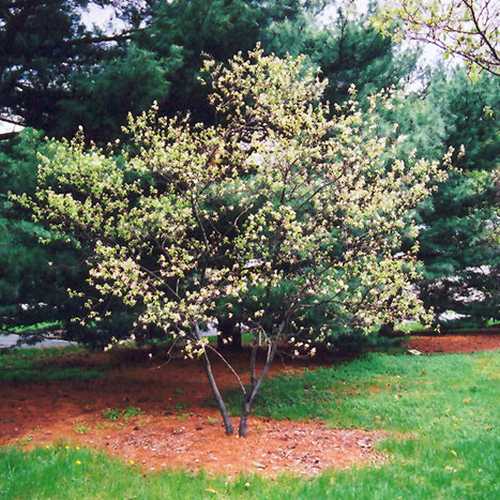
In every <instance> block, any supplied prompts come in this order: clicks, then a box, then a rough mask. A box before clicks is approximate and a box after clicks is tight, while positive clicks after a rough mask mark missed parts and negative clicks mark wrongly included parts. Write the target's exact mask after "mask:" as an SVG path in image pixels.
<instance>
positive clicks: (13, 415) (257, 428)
mask: <svg viewBox="0 0 500 500" xmlns="http://www.w3.org/2000/svg"><path fill="white" fill-rule="evenodd" d="M409 347H410V348H413V349H418V350H420V351H421V352H425V353H428V352H444V351H446V352H471V351H475V350H482V349H497V348H500V335H477V336H460V335H458V336H453V337H452V336H447V337H446V338H444V339H443V338H441V337H429V336H425V337H414V338H413V339H412V340H410V342H409ZM126 356H129V355H126ZM133 356H136V357H132V358H130V357H128V358H127V357H124V358H122V359H113V360H112V362H113V364H114V365H113V368H112V369H111V370H109V371H108V372H107V374H106V376H105V377H104V378H103V379H98V380H92V381H65V382H39V383H6V382H2V383H0V394H1V399H0V445H7V444H17V445H21V446H24V447H26V448H30V447H33V446H40V445H49V444H53V443H57V442H61V441H63V442H67V443H71V445H74V446H86V447H93V448H95V449H98V450H105V451H107V452H108V453H110V454H112V455H114V456H117V457H120V458H122V459H124V460H126V461H127V462H128V463H130V464H134V465H137V466H138V467H140V468H141V469H142V470H144V471H153V470H158V469H163V468H173V469H184V470H189V471H197V470H200V469H204V470H206V471H207V472H209V473H216V474H220V473H223V474H226V475H227V476H229V477H234V476H235V475H237V474H238V473H240V472H258V473H262V474H265V475H268V476H275V475H276V474H278V473H280V472H284V471H286V472H291V473H297V474H302V475H313V474H317V473H319V472H321V471H322V470H324V469H327V468H340V469H342V468H347V467H350V466H353V465H356V464H358V465H362V464H376V463H381V462H382V461H383V460H384V457H383V456H382V455H381V454H380V453H378V452H377V451H375V450H374V447H373V445H374V444H375V443H376V442H377V441H378V440H380V439H382V438H383V437H384V433H382V432H373V431H371V432H368V431H364V430H361V429H359V430H357V429H349V430H346V429H329V428H327V427H326V426H325V425H324V424H323V423H320V422H316V421H309V422H291V421H274V420H270V419H261V418H255V417H253V418H251V421H250V433H249V436H248V437H247V438H245V439H239V438H238V437H236V436H225V435H224V432H223V428H222V425H221V422H220V417H219V414H218V412H217V411H216V410H215V409H214V408H213V407H211V406H210V404H207V402H209V401H210V399H211V394H210V389H209V387H208V384H207V381H206V376H205V373H204V370H203V368H202V366H201V364H199V363H197V362H195V361H184V360H175V361H171V362H169V363H166V364H165V363H160V362H155V359H154V358H153V360H152V361H148V359H147V357H145V355H144V354H135V355H133ZM321 362H323V363H324V362H325V360H317V361H314V362H307V363H305V362H303V361H293V362H292V361H291V360H279V361H277V362H276V363H275V365H274V367H273V369H272V371H271V376H273V375H276V374H278V373H287V372H288V373H290V372H296V371H301V370H302V369H303V368H304V367H306V366H307V367H311V368H313V367H314V366H317V364H318V363H321ZM52 363H54V362H53V361H52ZM58 363H60V364H62V365H64V366H75V365H77V366H82V365H83V366H89V367H95V366H104V365H107V364H109V363H110V358H109V354H105V353H99V354H93V355H90V354H86V355H83V356H82V355H78V356H77V357H75V356H74V355H73V356H66V357H64V358H62V360H60V361H58ZM247 366H248V360H247V355H246V353H243V355H240V356H238V357H237V358H236V361H235V367H236V370H237V372H238V373H239V374H240V376H241V377H242V378H243V380H244V381H245V380H246V376H247V374H246V369H247ZM214 370H215V373H216V377H217V379H218V381H219V384H220V386H221V388H222V389H224V390H226V389H230V388H233V387H235V385H236V382H235V379H234V376H233V375H232V374H231V373H230V372H229V371H228V370H227V369H226V368H225V367H224V366H223V365H222V363H217V362H215V363H214ZM131 407H133V408H140V409H141V414H140V415H138V416H133V417H130V418H119V419H118V420H115V421H112V420H109V419H106V418H104V416H103V412H105V411H106V410H107V409H110V408H117V409H122V410H123V409H126V408H131ZM234 423H235V424H237V419H235V422H234Z"/></svg>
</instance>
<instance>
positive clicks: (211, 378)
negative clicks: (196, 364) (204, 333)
mask: <svg viewBox="0 0 500 500" xmlns="http://www.w3.org/2000/svg"><path fill="white" fill-rule="evenodd" d="M203 361H204V363H203V364H204V366H205V371H206V373H207V377H208V382H209V383H210V387H211V389H212V393H213V395H214V398H215V401H216V403H217V406H218V408H219V411H220V414H221V415H222V420H223V422H224V429H225V431H226V434H227V435H228V436H229V435H231V434H233V432H234V430H233V424H232V423H231V417H230V416H229V412H228V411H227V408H226V405H225V404H224V400H223V399H222V396H221V393H220V391H219V387H218V386H217V382H216V381H215V377H214V374H213V371H212V365H211V364H210V359H209V358H208V354H207V352H206V351H205V352H204V354H203Z"/></svg>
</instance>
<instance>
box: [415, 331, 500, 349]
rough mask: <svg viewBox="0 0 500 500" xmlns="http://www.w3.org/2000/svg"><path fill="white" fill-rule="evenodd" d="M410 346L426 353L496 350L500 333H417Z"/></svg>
mask: <svg viewBox="0 0 500 500" xmlns="http://www.w3.org/2000/svg"><path fill="white" fill-rule="evenodd" d="M408 347H409V348H410V349H416V350H418V351H420V352H423V353H426V354H430V353H466V352H477V351H489V350H496V349H500V333H494V332H492V333H478V334H475V333H468V334H447V335H415V336H412V337H411V339H410V340H409V341H408Z"/></svg>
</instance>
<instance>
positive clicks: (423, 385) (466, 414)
mask: <svg viewBox="0 0 500 500" xmlns="http://www.w3.org/2000/svg"><path fill="white" fill-rule="evenodd" d="M499 381H500V352H499V351H497V352H484V353H478V354H466V355H454V354H447V355H433V356H406V355H388V354H381V353H372V354H368V355H366V356H364V357H362V358H361V359H358V360H356V361H353V362H350V363H345V364H342V365H340V366H339V367H335V368H333V367H332V368H320V369H316V370H310V371H304V373H303V374H298V375H294V376H290V375H288V376H279V377H276V378H274V379H272V380H270V381H268V382H267V384H266V385H265V386H264V388H263V392H262V396H261V398H260V400H259V404H258V406H257V408H256V413H258V414H260V415H265V416H269V417H273V418H292V419H322V420H324V421H326V422H327V423H328V424H329V425H331V426H333V427H343V428H346V427H352V428H365V429H383V430H385V431H387V432H388V434H389V437H388V439H386V440H385V441H383V442H382V443H381V444H380V445H379V449H380V450H382V451H384V452H385V453H386V454H387V456H388V460H387V462H386V463H385V464H384V465H382V466H378V467H364V468H357V469H351V470H349V471H337V472H328V473H324V474H322V475H320V476H318V477H316V478H314V479H296V478H291V477H289V476H288V477H287V476H281V477H279V478H278V479H276V480H274V481H273V480H269V479H264V478H260V477H257V476H251V477H240V478H239V479H237V480H236V481H227V480H226V479H225V478H224V477H218V478H208V477H207V476H205V475H203V474H201V475H195V476H193V475H189V474H183V473H172V472H161V473H154V474H149V475H146V476H144V475H143V474H142V472H141V471H140V470H139V468H138V467H137V466H136V465H135V464H125V463H123V462H120V461H117V460H113V459H110V458H107V457H105V456H104V455H100V454H97V453H94V452H90V451H88V450H85V449H76V448H75V447H74V446H73V447H72V446H67V445H64V444H60V445H57V446H53V447H50V448H43V449H35V450H34V451H31V452H29V453H25V452H23V451H21V450H18V449H12V448H10V449H3V450H2V451H1V452H0V498H2V499H4V498H5V499H13V498H19V499H27V498H29V499H37V498H51V499H59V498H60V499H67V498H81V499H86V498H99V499H108V498H109V499H117V498H120V499H122V498H123V499H124V498H140V499H142V498H144V499H148V498H151V499H156V498H158V499H159V498H179V499H181V498H182V499H184V498H193V499H194V498H196V499H200V498H266V499H268V498H271V499H272V498H280V499H282V498H304V499H322V498H342V499H349V498H356V499H357V500H360V499H370V500H373V499H377V500H378V499H396V498H401V499H405V500H406V499H435V498H452V499H467V498H471V499H472V498H474V499H498V498H500V482H499V478H500V451H499V450H500V436H499V433H498V424H499V421H500V417H499V415H500V412H498V407H499V403H500V391H499V388H498V387H499V386H498V384H499ZM233 404H236V402H235V401H233Z"/></svg>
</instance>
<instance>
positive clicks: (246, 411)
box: [238, 342, 278, 437]
mask: <svg viewBox="0 0 500 500" xmlns="http://www.w3.org/2000/svg"><path fill="white" fill-rule="evenodd" d="M277 348H278V342H275V343H273V344H271V346H270V348H269V350H268V354H267V359H266V363H265V365H264V367H263V368H262V372H261V374H260V376H259V377H258V378H256V377H255V361H256V354H257V351H256V350H254V349H252V355H251V361H250V362H251V365H252V368H251V371H252V373H251V386H250V391H249V392H248V394H247V396H246V397H245V399H244V401H243V407H242V410H241V415H240V424H239V428H238V435H239V436H240V437H246V436H247V434H248V417H249V415H250V412H251V410H252V405H253V402H254V400H255V396H257V393H258V392H259V389H260V387H261V385H262V382H263V380H264V378H265V377H266V375H267V373H268V372H269V369H270V368H271V365H272V363H273V360H274V355H275V354H276V349H277Z"/></svg>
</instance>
